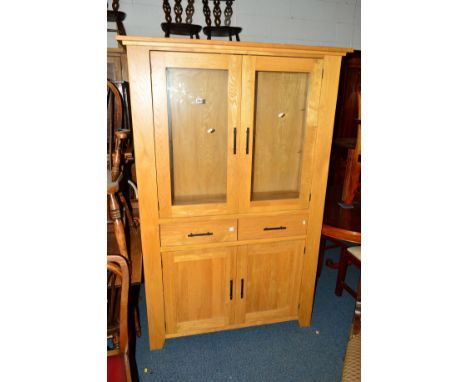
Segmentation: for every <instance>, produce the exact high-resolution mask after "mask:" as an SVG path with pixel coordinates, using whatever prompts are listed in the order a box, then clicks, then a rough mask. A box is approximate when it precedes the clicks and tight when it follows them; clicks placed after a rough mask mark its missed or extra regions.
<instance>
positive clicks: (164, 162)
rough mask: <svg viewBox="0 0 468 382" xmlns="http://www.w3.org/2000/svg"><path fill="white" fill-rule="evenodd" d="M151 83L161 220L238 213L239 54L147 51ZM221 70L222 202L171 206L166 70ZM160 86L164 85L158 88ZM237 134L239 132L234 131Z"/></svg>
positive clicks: (240, 58)
mask: <svg viewBox="0 0 468 382" xmlns="http://www.w3.org/2000/svg"><path fill="white" fill-rule="evenodd" d="M150 62H151V84H152V90H153V110H154V131H155V147H157V151H156V169H157V171H156V172H157V181H158V187H159V194H158V197H159V214H160V216H161V217H162V218H171V217H185V216H206V215H220V214H229V213H234V212H236V211H237V207H238V194H237V192H236V190H237V186H236V184H235V180H236V178H237V177H238V173H237V163H238V160H237V150H236V154H234V141H235V140H237V136H236V137H234V128H236V127H237V126H239V122H240V100H241V74H242V73H241V65H242V57H241V56H238V55H221V54H209V53H181V52H160V51H154V52H150ZM167 67H175V68H184V69H220V70H227V71H228V98H229V101H228V126H227V146H228V147H227V153H228V157H227V185H226V202H225V203H206V204H193V205H183V206H173V205H172V190H171V174H170V152H169V150H170V147H169V131H168V129H169V127H168V126H169V121H168V104H167V93H166V68H167ZM159 84H163V85H162V86H160V85H159ZM236 131H238V129H236Z"/></svg>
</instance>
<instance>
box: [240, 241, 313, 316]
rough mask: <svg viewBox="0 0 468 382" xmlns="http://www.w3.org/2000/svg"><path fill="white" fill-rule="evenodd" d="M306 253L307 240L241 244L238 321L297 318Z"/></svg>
mask: <svg viewBox="0 0 468 382" xmlns="http://www.w3.org/2000/svg"><path fill="white" fill-rule="evenodd" d="M303 255H304V241H303V240H294V241H283V242H276V243H264V244H252V245H247V246H243V247H239V249H238V272H237V273H238V276H237V291H236V293H237V297H238V304H237V310H236V321H237V322H238V323H246V324H261V323H268V322H275V321H285V320H293V319H297V315H298V304H299V291H300V286H301V277H302V258H303Z"/></svg>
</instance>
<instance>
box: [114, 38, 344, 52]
mask: <svg viewBox="0 0 468 382" xmlns="http://www.w3.org/2000/svg"><path fill="white" fill-rule="evenodd" d="M116 38H117V40H118V41H121V42H122V43H123V45H127V46H129V45H145V46H151V48H152V49H154V50H167V49H170V50H171V51H185V52H198V53H226V54H254V55H263V56H293V57H321V56H323V55H325V54H326V55H330V56H344V55H346V53H349V52H352V51H353V49H352V48H336V47H329V46H309V45H294V44H271V43H262V42H245V41H243V42H234V41H220V40H216V41H215V40H193V39H188V38H164V37H147V36H117V37H116Z"/></svg>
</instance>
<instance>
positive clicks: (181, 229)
mask: <svg viewBox="0 0 468 382" xmlns="http://www.w3.org/2000/svg"><path fill="white" fill-rule="evenodd" d="M236 240H237V220H236V219H229V220H213V221H204V222H189V223H171V224H162V225H161V245H162V246H163V247H168V246H171V245H190V244H203V243H216V242H222V241H236Z"/></svg>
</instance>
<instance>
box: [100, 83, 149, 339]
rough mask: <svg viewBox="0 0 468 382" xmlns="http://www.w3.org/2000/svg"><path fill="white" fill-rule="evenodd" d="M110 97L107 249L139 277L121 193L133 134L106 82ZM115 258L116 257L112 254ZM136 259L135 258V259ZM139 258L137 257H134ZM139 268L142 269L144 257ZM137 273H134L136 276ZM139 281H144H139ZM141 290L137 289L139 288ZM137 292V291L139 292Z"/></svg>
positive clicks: (133, 233) (133, 228) (135, 240)
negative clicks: (119, 257) (126, 263)
mask: <svg viewBox="0 0 468 382" xmlns="http://www.w3.org/2000/svg"><path fill="white" fill-rule="evenodd" d="M107 89H108V97H107V111H108V118H107V121H108V125H107V129H108V130H107V133H108V154H107V200H108V210H107V212H108V216H107V223H108V225H109V224H112V226H113V229H112V230H109V229H108V237H107V239H108V249H109V246H110V247H115V245H114V243H116V244H117V248H116V250H115V251H112V252H116V253H118V254H120V255H121V256H123V257H125V258H126V259H127V260H128V261H129V267H130V274H131V275H132V276H133V274H134V273H135V274H140V275H141V269H137V268H136V267H135V268H134V267H133V261H132V257H137V256H138V253H137V252H138V251H141V248H137V247H138V246H141V241H140V237H139V233H140V232H139V229H138V224H137V222H136V220H135V219H133V216H132V211H131V209H130V208H129V206H128V204H127V201H126V198H125V196H124V195H123V193H122V187H121V185H122V183H123V182H122V180H123V179H124V163H125V155H124V154H123V153H124V147H128V146H126V145H127V144H128V140H129V135H130V130H128V129H121V127H122V123H123V119H122V116H123V100H122V96H121V93H120V92H119V90H118V89H117V87H116V86H115V84H113V83H112V82H110V81H107ZM112 136H114V139H112ZM126 226H127V228H130V234H129V235H127V231H128V229H127V230H126ZM127 238H130V246H131V247H130V248H131V249H132V250H133V251H132V252H130V253H129V250H128V249H129V247H128V245H127ZM112 254H115V253H112ZM132 255H133V256H132ZM135 255H136V256H135ZM138 259H139V260H140V261H139V262H137V264H139V265H140V268H141V257H138ZM133 271H135V272H133ZM136 278H141V276H140V277H136ZM137 289H138V288H137ZM137 292H138V291H137ZM135 294H136V296H135V299H132V301H134V300H136V301H137V298H138V293H135ZM132 311H133V314H134V323H135V330H136V334H137V335H138V336H140V335H141V329H140V323H139V315H138V305H137V303H134V304H132Z"/></svg>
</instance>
